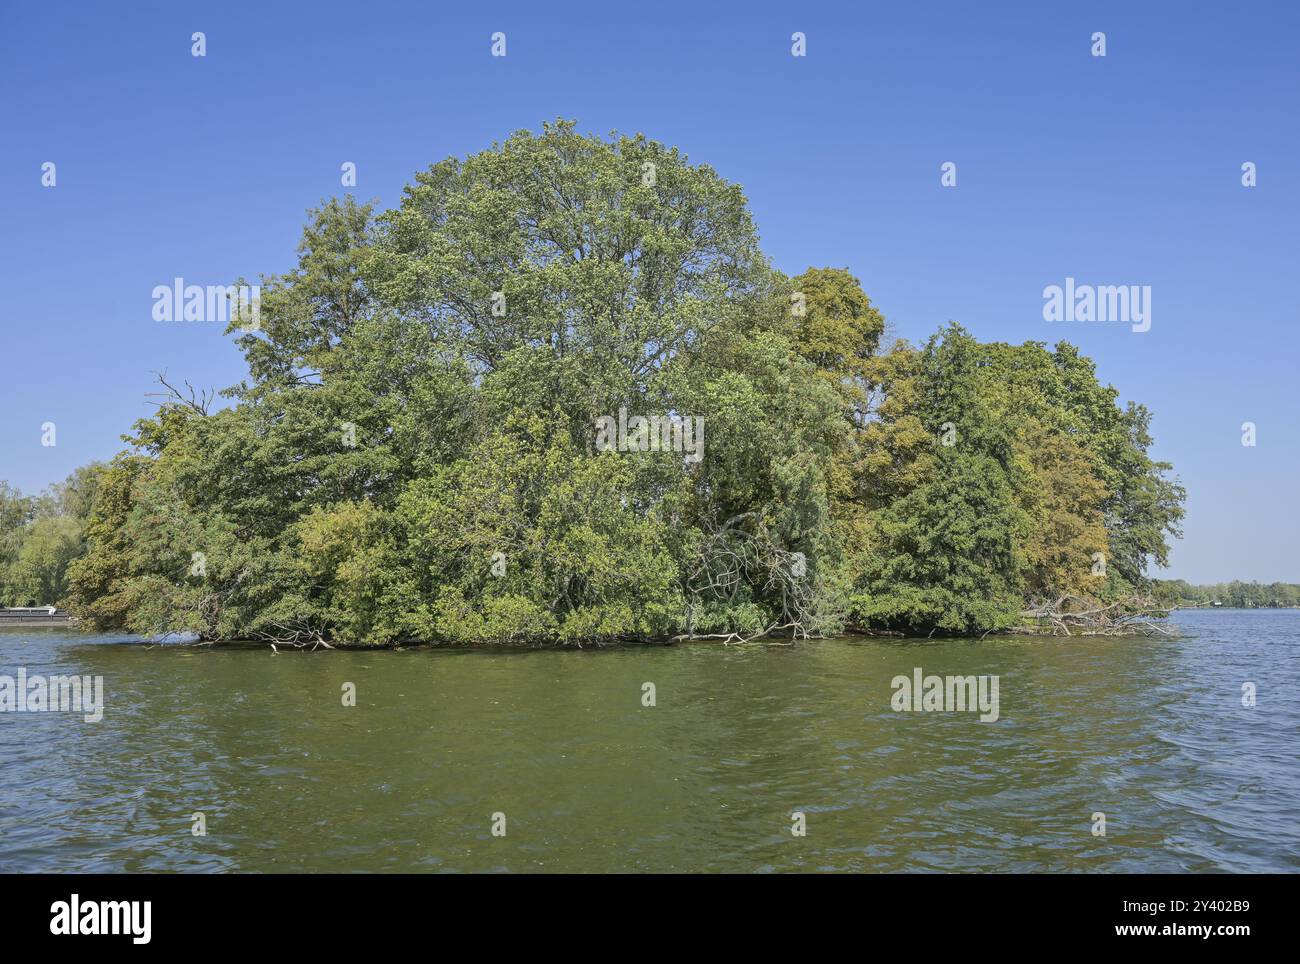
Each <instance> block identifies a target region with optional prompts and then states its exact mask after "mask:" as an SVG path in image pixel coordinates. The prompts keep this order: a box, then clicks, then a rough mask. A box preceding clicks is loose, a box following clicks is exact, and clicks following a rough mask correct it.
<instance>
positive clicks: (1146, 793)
mask: <svg viewBox="0 0 1300 964" xmlns="http://www.w3.org/2000/svg"><path fill="white" fill-rule="evenodd" d="M1175 621H1176V622H1177V623H1178V624H1179V625H1180V626H1181V627H1182V629H1183V632H1184V633H1185V634H1186V635H1185V636H1184V637H1183V638H1180V639H1176V640H1164V639H1156V640H1148V639H1097V638H1092V639H1069V640H1061V639H1032V638H1024V637H1016V638H993V637H989V638H987V639H985V640H983V641H952V640H929V641H925V640H907V641H903V640H878V639H877V640H867V639H844V640H829V641H819V642H809V643H800V644H797V645H766V644H751V645H749V646H744V647H732V648H724V647H721V646H719V645H716V644H703V643H701V644H691V645H682V646H675V647H663V648H636V649H606V650H584V651H581V652H577V651H550V650H546V651H502V650H488V651H465V650H436V651H430V650H417V651H404V652H389V651H379V652H325V651H319V652H312V653H307V652H294V651H289V652H286V651H283V650H282V651H281V652H280V653H278V654H275V653H272V652H271V651H270V650H269V649H247V648H237V649H232V648H220V647H215V648H209V647H193V646H179V645H167V646H156V645H155V646H150V645H147V644H144V643H142V642H140V641H138V640H130V639H128V638H125V637H87V636H81V635H77V634H75V633H70V632H65V631H61V630H37V629H23V630H18V631H6V632H3V633H0V674H8V675H16V672H17V669H18V668H19V667H26V669H27V671H28V673H31V674H35V673H44V674H74V673H75V674H88V675H99V676H103V678H104V685H105V688H106V692H107V696H106V706H105V711H104V718H103V720H102V721H100V722H98V723H86V722H83V721H82V719H81V716H80V715H73V714H58V713H0V871H164V870H166V871H171V870H180V871H218V870H226V871H232V870H237V871H262V872H276V871H342V872H347V871H738V872H754V871H775V870H780V871H1109V872H1116V871H1120V872H1125V871H1175V872H1177V871H1194V872H1204V871H1295V870H1298V869H1300V761H1298V758H1297V757H1298V752H1297V748H1298V747H1300V740H1298V738H1300V686H1298V685H1297V684H1298V683H1300V679H1298V677H1300V611H1293V610H1286V611H1239V610H1231V611H1228V610H1214V611H1209V610H1195V611H1183V612H1180V613H1177V614H1175ZM917 666H919V667H921V668H922V669H923V670H924V671H925V673H926V674H930V673H934V674H939V675H949V674H953V675H956V674H960V675H966V674H996V675H998V676H999V677H1000V686H999V696H1000V717H1001V718H1000V719H999V720H998V722H996V723H981V722H980V721H979V719H978V715H977V714H972V713H896V712H894V711H892V710H891V709H890V697H891V695H892V692H893V691H892V690H891V688H890V681H891V679H892V678H893V677H895V676H896V675H899V674H903V675H909V676H910V675H911V673H912V670H913V668H914V667H917ZM1247 681H1249V682H1253V683H1255V685H1256V687H1257V690H1258V705H1257V706H1255V707H1254V708H1246V707H1243V706H1242V683H1243V682H1247ZM645 682H653V683H654V684H655V688H656V699H657V705H656V706H654V707H644V706H642V684H643V683H645ZM345 683H354V684H355V686H356V693H357V700H356V702H357V705H356V706H355V707H345V706H343V705H342V703H343V701H342V698H341V696H342V687H343V684H345ZM794 811H801V812H803V813H804V814H805V815H806V819H807V836H805V837H796V836H793V835H792V834H791V816H790V815H791V813H792V812H794ZM195 812H202V813H203V814H204V815H205V817H206V823H207V831H208V833H207V836H204V837H196V836H193V835H192V833H191V826H192V822H191V821H192V815H193V814H194V813H195ZM498 812H499V813H503V814H505V817H506V831H507V832H506V836H504V837H494V836H492V834H491V832H490V831H491V826H492V815H493V814H494V813H498ZM1094 812H1103V813H1105V814H1106V824H1107V826H1106V831H1107V832H1106V836H1105V837H1104V838H1100V837H1096V836H1094V835H1093V833H1092V827H1093V821H1092V815H1093V813H1094Z"/></svg>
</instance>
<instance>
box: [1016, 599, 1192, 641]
mask: <svg viewBox="0 0 1300 964" xmlns="http://www.w3.org/2000/svg"><path fill="white" fill-rule="evenodd" d="M1169 612H1170V611H1169V610H1168V609H1163V608H1160V607H1158V606H1153V605H1152V604H1151V600H1150V599H1148V598H1146V597H1142V596H1129V597H1126V598H1124V599H1119V600H1116V601H1115V602H1113V603H1109V604H1107V605H1100V604H1099V603H1098V601H1097V600H1095V599H1088V598H1085V597H1082V596H1073V595H1066V596H1061V597H1059V598H1057V599H1056V600H1054V601H1051V602H1047V601H1043V602H1039V603H1038V604H1036V605H1033V606H1031V607H1030V608H1028V609H1024V610H1021V613H1020V615H1021V617H1023V618H1025V619H1032V620H1036V622H1034V623H1032V624H1026V625H1023V626H1013V627H1012V628H1011V629H1010V630H1008V631H1009V632H1012V633H1020V634H1025V635H1035V636H1038V635H1043V634H1044V630H1045V629H1048V628H1050V630H1051V632H1050V633H1047V635H1051V636H1174V635H1176V633H1175V632H1174V631H1173V630H1171V629H1169V628H1168V627H1167V626H1163V625H1161V624H1160V623H1159V622H1157V620H1160V619H1164V618H1165V617H1166V616H1168V615H1169Z"/></svg>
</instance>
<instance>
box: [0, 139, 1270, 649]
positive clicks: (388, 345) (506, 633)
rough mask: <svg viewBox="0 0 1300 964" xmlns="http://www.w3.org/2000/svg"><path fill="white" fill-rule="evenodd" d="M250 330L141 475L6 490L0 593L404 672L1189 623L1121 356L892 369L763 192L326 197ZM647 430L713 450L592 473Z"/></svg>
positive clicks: (712, 185)
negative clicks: (478, 653) (340, 655)
mask: <svg viewBox="0 0 1300 964" xmlns="http://www.w3.org/2000/svg"><path fill="white" fill-rule="evenodd" d="M240 324H241V321H239V320H236V321H232V322H231V324H230V326H229V328H228V329H227V333H228V334H229V335H230V336H232V337H234V338H236V339H237V343H238V345H239V347H240V349H241V350H242V352H243V354H244V356H245V358H246V360H247V364H248V375H247V378H246V379H245V380H244V381H242V382H241V383H240V384H238V385H235V386H233V387H231V388H228V389H226V390H225V391H224V392H222V393H221V396H222V397H223V398H224V399H225V400H226V402H225V403H223V404H214V402H215V400H216V396H215V395H212V394H209V393H207V392H196V391H194V390H193V389H190V388H188V387H187V386H184V385H182V386H181V388H180V389H178V388H175V387H173V386H171V385H170V384H168V383H167V382H166V380H165V379H164V378H162V377H160V382H162V384H163V386H164V388H163V393H162V397H161V400H160V401H159V402H158V403H157V411H156V412H155V414H153V415H152V416H151V417H148V418H144V419H141V420H140V421H138V422H137V423H136V424H135V426H134V428H133V431H132V432H131V433H130V434H129V435H126V436H123V439H124V441H126V442H128V443H129V445H130V448H129V449H128V450H127V451H124V452H122V453H121V454H119V455H118V456H117V457H116V458H114V459H113V460H112V461H111V462H110V463H109V464H107V465H102V466H96V467H90V468H87V469H85V470H82V471H81V472H79V473H78V474H77V475H76V476H74V477H73V479H70V480H69V482H68V483H66V484H65V485H63V486H60V487H56V488H55V490H53V491H52V493H51V494H49V495H47V496H43V497H40V498H37V499H24V498H23V497H21V496H19V495H17V494H16V493H13V492H11V491H10V490H7V489H6V490H5V492H4V499H5V501H4V504H3V508H2V511H3V513H4V515H3V522H4V530H3V533H2V534H0V539H3V542H2V543H0V567H2V568H0V574H2V576H3V581H2V582H0V585H3V587H4V593H5V596H6V598H7V599H8V600H10V601H20V600H31V599H38V601H40V602H49V601H51V599H53V598H58V599H59V600H61V601H62V603H63V604H64V605H66V606H67V607H68V608H69V609H70V610H71V611H72V612H73V613H74V614H75V615H76V616H77V617H78V618H79V619H80V620H81V622H82V624H83V625H84V626H85V627H87V628H90V629H95V630H110V629H112V630H129V631H133V632H138V633H144V634H159V633H163V632H169V631H176V632H180V631H185V632H193V633H197V634H198V635H199V636H200V638H201V639H203V640H230V639H257V640H266V641H270V642H273V643H281V642H283V643H291V644H296V645H319V644H325V645H391V644H394V643H404V642H448V643H527V644H548V643H550V644H586V643H591V642H608V641H648V640H664V639H672V638H681V637H693V638H712V639H722V640H725V641H730V640H733V639H748V638H752V637H755V636H759V635H769V634H771V635H786V636H793V637H801V638H802V637H808V636H823V635H830V634H836V633H843V632H893V633H906V634H921V635H925V634H945V635H969V634H983V633H987V632H991V631H1006V630H1017V629H1019V630H1022V631H1029V630H1034V631H1040V632H1041V631H1048V632H1052V631H1062V630H1064V631H1065V632H1076V631H1102V632H1104V631H1108V630H1109V629H1110V628H1113V627H1117V626H1124V625H1127V623H1126V621H1127V620H1128V619H1129V618H1131V617H1135V616H1143V615H1149V614H1151V613H1152V611H1153V609H1155V608H1158V607H1159V606H1160V605H1161V603H1162V602H1163V603H1168V602H1169V601H1170V600H1172V599H1173V598H1174V597H1175V596H1177V593H1174V594H1172V595H1169V596H1167V597H1165V598H1164V599H1156V598H1154V597H1153V595H1152V593H1153V588H1154V587H1153V583H1152V580H1151V579H1150V578H1149V576H1148V572H1147V570H1148V567H1150V566H1152V565H1165V564H1166V563H1167V557H1168V541H1167V540H1168V539H1169V538H1170V537H1173V536H1177V535H1179V534H1180V533H1179V524H1180V519H1181V517H1182V513H1183V510H1182V501H1183V497H1184V493H1183V490H1182V488H1181V486H1180V485H1179V484H1178V483H1177V481H1176V480H1175V479H1173V478H1171V477H1170V475H1169V473H1170V471H1171V466H1170V465H1169V464H1167V463H1164V462H1159V461H1155V460H1153V459H1152V458H1151V457H1150V455H1149V454H1148V450H1149V448H1150V446H1151V444H1152V439H1151V435H1150V433H1149V424H1150V414H1149V412H1148V411H1147V409H1146V408H1144V407H1143V406H1142V405H1140V404H1136V403H1134V402H1129V403H1128V404H1127V405H1124V406H1121V405H1120V404H1119V402H1118V397H1119V393H1118V392H1117V391H1116V389H1114V388H1112V387H1109V386H1106V385H1102V384H1101V383H1100V382H1099V381H1098V379H1097V376H1096V372H1095V367H1094V364H1093V362H1092V361H1090V360H1089V359H1088V358H1085V357H1083V356H1081V355H1080V354H1079V352H1078V351H1077V350H1076V349H1075V348H1074V347H1072V346H1071V345H1069V344H1067V343H1064V342H1062V343H1059V344H1057V345H1056V346H1055V347H1054V348H1049V347H1048V346H1047V345H1046V344H1045V343H1042V342H1026V343H1025V344H1022V345H1011V344H1002V343H994V344H981V343H979V342H978V341H977V340H976V339H975V338H973V337H972V336H971V335H970V334H968V333H967V332H966V331H965V330H963V329H962V328H961V327H960V326H958V325H956V324H949V325H948V326H947V327H944V328H943V329H942V330H940V331H938V332H937V333H936V334H934V335H933V336H931V337H930V338H929V339H928V341H926V342H925V343H924V344H922V345H912V344H909V343H907V342H904V341H890V342H889V343H887V344H886V343H885V342H886V341H887V339H886V338H885V319H884V317H883V316H882V314H881V313H880V312H879V311H878V310H877V308H876V307H875V306H874V305H873V304H872V302H871V301H870V300H869V298H868V297H867V295H866V294H865V293H864V292H863V290H862V288H861V287H860V285H859V283H858V280H857V279H856V278H854V277H853V276H852V275H851V274H850V273H849V272H848V271H847V270H843V269H839V268H811V269H809V270H808V271H806V272H804V273H803V274H801V275H799V276H797V277H787V276H786V275H784V274H782V273H781V272H779V271H777V270H775V269H774V268H773V267H772V266H771V265H770V264H769V262H768V261H767V259H766V258H765V257H764V255H763V254H762V253H761V251H760V249H759V244H758V237H757V233H756V231H755V227H754V224H753V221H752V219H751V215H750V212H749V210H748V207H747V201H746V199H745V197H744V195H743V194H742V192H741V189H740V188H739V187H738V186H736V185H734V184H730V183H728V182H726V181H724V180H723V179H722V178H721V177H719V176H718V174H717V173H716V172H715V171H714V170H713V169H712V168H710V167H708V166H706V165H693V164H689V163H688V162H687V159H686V158H685V157H684V156H683V155H682V154H680V153H679V152H678V151H677V150H676V149H672V148H668V147H665V146H663V145H661V144H659V143H656V142H654V141H651V140H648V139H646V138H644V137H642V136H639V135H638V136H635V137H627V136H620V135H617V134H614V135H611V136H610V137H609V138H600V137H592V136H587V135H583V134H581V133H579V132H578V131H576V129H575V127H574V125H573V124H572V123H571V122H567V121H561V122H556V123H554V124H548V125H545V126H544V128H543V130H542V132H541V133H540V134H536V133H529V132H520V133H516V134H514V135H513V136H511V137H509V138H508V139H507V140H505V141H504V142H503V143H500V144H497V145H494V146H493V148H492V149H490V150H487V151H484V152H482V153H479V154H475V155H473V156H471V157H467V158H465V159H464V160H458V159H448V160H445V161H442V162H439V163H436V164H434V165H433V166H431V167H430V168H429V169H428V170H426V171H423V172H421V173H419V174H417V175H416V177H415V181H414V183H413V184H411V185H409V186H408V187H407V188H406V189H405V192H404V195H403V198H402V200H401V203H400V206H399V207H397V208H396V209H395V210H390V211H385V212H382V213H379V212H376V211H375V210H374V208H373V205H369V204H364V203H359V202H357V201H356V200H354V199H353V198H351V197H347V198H343V199H334V200H330V201H328V202H326V203H324V204H323V206H322V207H321V208H319V209H318V210H315V211H313V212H311V216H310V219H309V223H308V224H307V226H306V228H305V230H304V233H303V237H302V242H301V245H300V247H299V259H298V263H297V267H296V268H295V269H293V270H291V271H289V272H288V273H286V274H283V275H277V276H270V277H265V276H264V277H263V278H262V280H261V301H260V316H259V318H258V324H257V325H256V327H255V329H254V330H251V331H245V330H241V329H240V327H239V326H240ZM620 411H624V412H626V413H632V414H634V415H646V416H651V415H658V416H670V417H682V416H689V417H691V418H694V419H697V420H701V419H702V423H703V424H702V426H701V428H700V433H699V434H700V436H701V437H700V438H699V439H697V441H701V442H702V443H703V448H702V451H701V452H700V453H699V454H700V455H702V457H701V458H699V459H698V460H696V459H695V458H694V457H693V456H692V457H686V456H684V455H683V454H682V452H681V451H679V450H671V449H670V450H666V451H664V450H659V451H654V450H652V451H632V452H628V451H619V450H617V449H614V450H607V448H606V447H602V446H598V445H597V444H596V442H597V430H596V426H597V425H598V424H600V422H601V420H602V419H610V418H614V417H617V416H618V415H619V413H620ZM633 443H634V447H635V443H636V439H633ZM1169 585H1178V584H1177V583H1173V584H1166V586H1169ZM1290 588H1292V589H1294V587H1290ZM1270 591H1271V590H1270ZM1178 598H1180V599H1181V598H1182V597H1181V596H1179V597H1178ZM1290 598H1294V597H1290Z"/></svg>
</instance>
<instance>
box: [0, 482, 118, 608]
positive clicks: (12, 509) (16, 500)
mask: <svg viewBox="0 0 1300 964" xmlns="http://www.w3.org/2000/svg"><path fill="white" fill-rule="evenodd" d="M103 468H104V466H103V465H100V464H98V463H95V464H92V465H87V466H82V467H81V468H79V469H77V471H76V472H74V473H73V474H72V475H70V476H68V478H67V479H66V480H65V481H63V482H59V483H56V484H54V485H52V486H50V487H49V488H48V489H46V490H45V491H44V492H42V493H41V494H40V495H35V496H25V495H23V494H22V493H21V492H19V491H18V490H17V489H15V488H13V487H12V486H10V485H9V484H8V483H7V482H4V481H3V480H0V606H53V605H57V604H58V603H60V602H62V601H63V599H64V597H65V596H66V595H67V593H68V567H69V565H70V564H71V563H72V560H73V559H76V558H77V557H78V556H80V555H81V554H82V553H83V552H84V551H85V548H86V543H85V538H84V530H85V524H86V520H87V518H89V516H90V509H91V505H92V503H93V501H94V496H95V486H96V484H97V482H98V480H99V474H100V472H101V471H102V470H103Z"/></svg>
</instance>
